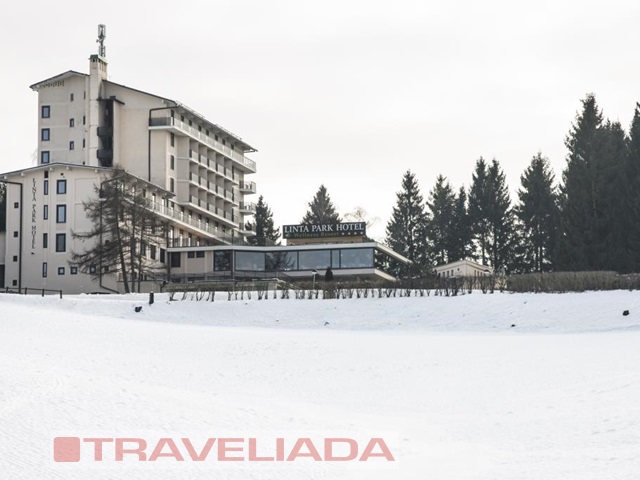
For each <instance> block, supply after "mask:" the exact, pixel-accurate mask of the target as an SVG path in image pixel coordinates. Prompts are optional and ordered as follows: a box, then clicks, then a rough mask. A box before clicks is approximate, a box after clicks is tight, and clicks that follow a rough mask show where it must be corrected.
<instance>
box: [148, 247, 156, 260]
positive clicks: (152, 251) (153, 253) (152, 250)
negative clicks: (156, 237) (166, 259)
mask: <svg viewBox="0 0 640 480" xmlns="http://www.w3.org/2000/svg"><path fill="white" fill-rule="evenodd" d="M156 253H157V248H156V246H155V245H150V246H149V256H150V257H151V260H155V259H156Z"/></svg>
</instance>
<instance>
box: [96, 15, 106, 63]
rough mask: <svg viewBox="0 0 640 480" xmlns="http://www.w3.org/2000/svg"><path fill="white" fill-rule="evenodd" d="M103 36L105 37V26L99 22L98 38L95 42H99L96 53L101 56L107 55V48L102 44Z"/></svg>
mask: <svg viewBox="0 0 640 480" xmlns="http://www.w3.org/2000/svg"><path fill="white" fill-rule="evenodd" d="M105 38H107V27H106V26H105V25H103V24H102V23H101V24H100V25H98V40H96V43H99V45H98V55H99V56H101V57H102V58H105V57H106V56H107V48H106V47H105V46H104V39H105Z"/></svg>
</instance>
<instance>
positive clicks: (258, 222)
mask: <svg viewBox="0 0 640 480" xmlns="http://www.w3.org/2000/svg"><path fill="white" fill-rule="evenodd" d="M254 225H255V232H256V234H255V235H254V236H252V237H249V238H248V239H247V242H248V243H249V244H250V245H261V246H264V245H278V244H279V240H280V231H279V230H278V229H277V228H275V226H274V223H273V213H272V212H271V208H269V205H268V204H267V202H265V201H264V198H263V197H262V195H260V197H259V198H258V203H257V204H256V214H255V224H254Z"/></svg>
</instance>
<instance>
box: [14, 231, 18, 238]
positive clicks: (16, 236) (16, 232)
mask: <svg viewBox="0 0 640 480" xmlns="http://www.w3.org/2000/svg"><path fill="white" fill-rule="evenodd" d="M13 238H18V231H17V230H16V231H15V232H13Z"/></svg>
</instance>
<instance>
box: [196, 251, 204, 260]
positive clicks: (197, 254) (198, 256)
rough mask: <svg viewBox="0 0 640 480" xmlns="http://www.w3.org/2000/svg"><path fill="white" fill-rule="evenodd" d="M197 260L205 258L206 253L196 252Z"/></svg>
mask: <svg viewBox="0 0 640 480" xmlns="http://www.w3.org/2000/svg"><path fill="white" fill-rule="evenodd" d="M196 258H204V252H203V251H199V252H196Z"/></svg>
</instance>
